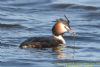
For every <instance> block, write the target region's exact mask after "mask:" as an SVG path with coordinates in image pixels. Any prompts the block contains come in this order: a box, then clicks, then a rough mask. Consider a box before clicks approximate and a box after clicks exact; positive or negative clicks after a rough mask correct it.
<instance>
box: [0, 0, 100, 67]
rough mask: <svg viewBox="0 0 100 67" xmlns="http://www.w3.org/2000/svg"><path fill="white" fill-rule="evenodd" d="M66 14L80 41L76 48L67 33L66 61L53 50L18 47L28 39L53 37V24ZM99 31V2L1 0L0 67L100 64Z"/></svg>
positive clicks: (97, 0)
mask: <svg viewBox="0 0 100 67" xmlns="http://www.w3.org/2000/svg"><path fill="white" fill-rule="evenodd" d="M64 14H65V15H66V16H67V17H68V18H69V20H70V22H71V23H70V25H71V27H72V28H73V29H74V31H75V32H76V33H77V38H76V41H75V47H73V46H74V42H73V38H72V37H71V35H70V34H65V40H66V42H67V47H65V48H64V53H63V54H62V57H63V59H60V58H58V57H59V55H57V54H56V53H55V52H53V51H52V50H51V49H43V50H38V49H20V48H19V47H18V46H19V45H20V43H21V42H23V41H24V40H25V39H27V38H29V37H34V36H50V35H51V28H52V26H53V24H54V22H52V21H54V20H55V19H58V18H64ZM99 29H100V0H77V1H76V0H75V1H73V0H0V67H11V66H12V67H28V66H30V67H59V66H63V67H64V66H65V65H64V64H63V63H66V65H67V63H73V62H76V63H77V62H79V63H80V62H82V63H83V62H84V63H97V62H98V63H99V62H100V45H99V44H100V30H99ZM73 50H75V51H74V55H73ZM73 56H74V59H73ZM59 64H61V65H59ZM97 66H98V67H99V65H97V64H95V67H97Z"/></svg>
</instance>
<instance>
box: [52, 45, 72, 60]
mask: <svg viewBox="0 0 100 67" xmlns="http://www.w3.org/2000/svg"><path fill="white" fill-rule="evenodd" d="M53 51H54V52H55V55H56V58H57V59H58V60H62V59H67V58H71V57H72V56H71V54H70V53H67V52H65V46H64V45H61V46H58V47H55V48H53Z"/></svg>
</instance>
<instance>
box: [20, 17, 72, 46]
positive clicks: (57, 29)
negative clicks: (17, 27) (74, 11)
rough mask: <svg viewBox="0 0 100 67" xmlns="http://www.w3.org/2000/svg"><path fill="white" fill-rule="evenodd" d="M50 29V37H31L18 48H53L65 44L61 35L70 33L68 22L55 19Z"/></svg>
mask: <svg viewBox="0 0 100 67" xmlns="http://www.w3.org/2000/svg"><path fill="white" fill-rule="evenodd" d="M55 22H56V23H55V25H54V26H53V28H52V34H53V35H52V36H51V37H31V38H29V39H27V40H25V41H24V42H22V43H21V45H20V46H19V47H20V48H54V47H57V46H59V45H64V44H66V42H65V40H64V38H63V34H64V33H65V32H69V31H71V28H70V25H69V20H68V19H67V20H65V19H62V18H60V19H57V20H56V21H55Z"/></svg>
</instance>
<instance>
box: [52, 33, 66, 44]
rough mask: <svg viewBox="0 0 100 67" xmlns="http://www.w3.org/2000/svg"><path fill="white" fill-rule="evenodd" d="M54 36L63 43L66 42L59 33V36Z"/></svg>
mask: <svg viewBox="0 0 100 67" xmlns="http://www.w3.org/2000/svg"><path fill="white" fill-rule="evenodd" d="M54 38H56V39H59V40H61V41H62V42H63V44H66V42H65V40H64V38H63V37H62V36H61V35H59V36H54Z"/></svg>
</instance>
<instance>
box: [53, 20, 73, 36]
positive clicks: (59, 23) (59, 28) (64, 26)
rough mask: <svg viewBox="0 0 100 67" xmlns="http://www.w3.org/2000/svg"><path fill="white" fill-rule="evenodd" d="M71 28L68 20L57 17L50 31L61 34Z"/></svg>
mask: <svg viewBox="0 0 100 67" xmlns="http://www.w3.org/2000/svg"><path fill="white" fill-rule="evenodd" d="M70 30H71V28H70V25H69V20H68V19H67V20H64V19H62V18H60V19H57V20H56V23H55V25H54V26H53V28H52V33H53V34H54V35H56V36H58V35H62V34H64V33H65V32H69V31H70Z"/></svg>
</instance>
